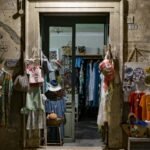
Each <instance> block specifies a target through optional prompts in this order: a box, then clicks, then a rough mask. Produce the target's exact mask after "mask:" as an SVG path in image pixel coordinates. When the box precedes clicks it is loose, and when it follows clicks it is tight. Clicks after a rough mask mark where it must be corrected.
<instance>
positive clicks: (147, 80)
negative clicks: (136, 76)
mask: <svg viewBox="0 0 150 150" xmlns="http://www.w3.org/2000/svg"><path fill="white" fill-rule="evenodd" d="M144 83H145V85H146V86H150V75H147V76H146V77H145V80H144Z"/></svg>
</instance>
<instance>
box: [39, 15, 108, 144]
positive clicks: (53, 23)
mask: <svg viewBox="0 0 150 150" xmlns="http://www.w3.org/2000/svg"><path fill="white" fill-rule="evenodd" d="M40 20H41V35H42V38H41V39H42V50H43V53H44V54H45V55H46V56H47V57H48V59H49V61H51V60H54V59H55V60H59V61H60V62H61V64H62V68H61V69H59V70H57V71H56V72H55V76H56V77H55V79H56V78H57V77H58V76H59V77H61V86H62V87H63V89H64V91H65V95H66V97H67V100H66V112H65V117H66V123H65V125H64V143H65V144H66V143H68V142H71V141H74V140H76V141H79V142H80V144H79V143H77V144H79V145H82V146H84V145H85V146H87V145H89V146H94V145H95V146H99V144H100V138H101V137H100V133H99V132H98V127H97V115H98V108H99V102H100V83H101V81H100V72H99V69H98V65H99V63H100V62H101V61H102V59H103V48H104V45H106V44H107V40H108V31H109V30H108V28H109V22H108V20H109V15H108V14H89V15H85V14H82V15H79V14H76V15H74V16H71V15H65V14H61V15H59V14H53V15H49V14H46V15H44V14H41V16H40ZM48 80H49V81H50V80H52V77H48ZM48 136H49V135H48ZM91 139H92V140H91ZM93 140H94V141H95V142H94V141H93ZM87 141H88V143H87ZM89 141H90V143H89Z"/></svg>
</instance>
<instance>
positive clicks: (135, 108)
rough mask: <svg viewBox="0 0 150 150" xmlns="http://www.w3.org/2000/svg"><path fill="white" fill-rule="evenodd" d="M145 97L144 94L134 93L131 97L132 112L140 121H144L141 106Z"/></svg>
mask: <svg viewBox="0 0 150 150" xmlns="http://www.w3.org/2000/svg"><path fill="white" fill-rule="evenodd" d="M143 95H144V92H132V93H131V94H130V95H129V104H130V112H132V113H134V114H135V115H136V117H137V118H138V119H140V120H142V107H141V106H140V101H141V97H142V96H143Z"/></svg>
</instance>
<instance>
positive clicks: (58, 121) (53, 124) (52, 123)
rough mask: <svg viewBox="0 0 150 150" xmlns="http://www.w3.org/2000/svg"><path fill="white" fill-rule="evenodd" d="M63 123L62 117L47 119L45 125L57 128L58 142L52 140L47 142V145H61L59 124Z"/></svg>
mask: <svg viewBox="0 0 150 150" xmlns="http://www.w3.org/2000/svg"><path fill="white" fill-rule="evenodd" d="M62 123H63V119H59V118H58V119H55V120H50V119H49V120H47V127H54V128H57V131H58V136H59V143H57V142H52V143H48V145H57V144H58V145H62V144H63V143H62V137H61V127H60V126H61V124H62Z"/></svg>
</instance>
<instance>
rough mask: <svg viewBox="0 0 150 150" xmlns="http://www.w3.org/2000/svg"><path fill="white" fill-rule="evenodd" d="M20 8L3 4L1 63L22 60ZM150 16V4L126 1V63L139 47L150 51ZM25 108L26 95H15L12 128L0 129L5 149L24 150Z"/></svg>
mask: <svg viewBox="0 0 150 150" xmlns="http://www.w3.org/2000/svg"><path fill="white" fill-rule="evenodd" d="M17 4H18V0H0V59H12V58H13V59H20V57H21V56H20V54H21V51H22V50H24V18H23V17H21V16H20V15H19V14H18V5H17ZM149 14H150V2H149V0H125V16H124V17H125V27H124V31H125V32H124V33H125V37H124V61H125V62H126V61H127V59H128V57H129V55H130V53H131V52H132V50H134V48H135V47H137V48H138V49H142V50H149V51H150V42H149V41H150V23H149V20H150V15H149ZM127 21H128V24H127ZM129 22H130V23H129ZM21 39H22V40H21ZM142 54H143V56H138V61H149V59H150V57H149V56H150V55H149V54H150V53H149V52H148V51H142ZM131 61H135V56H133V58H132V59H131ZM6 69H7V68H6ZM8 71H10V72H11V73H13V75H14V71H15V70H13V69H11V70H8ZM21 107H22V95H21V94H19V93H15V92H13V98H12V103H11V114H10V116H11V119H10V122H11V124H10V127H9V128H5V129H3V128H0V135H1V136H0V145H1V149H6V150H7V149H15V150H20V149H21V148H20V147H21V146H22V121H21V120H22V118H21V115H20V108H21ZM114 107H115V106H114ZM114 134H115V133H114Z"/></svg>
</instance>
